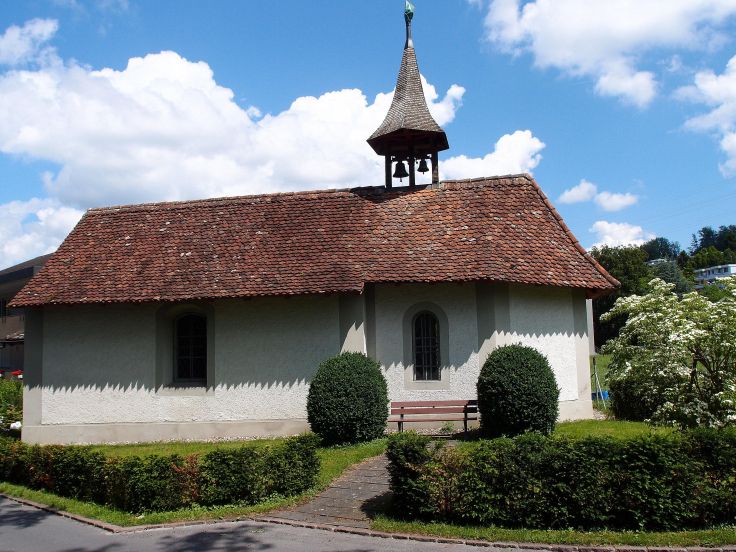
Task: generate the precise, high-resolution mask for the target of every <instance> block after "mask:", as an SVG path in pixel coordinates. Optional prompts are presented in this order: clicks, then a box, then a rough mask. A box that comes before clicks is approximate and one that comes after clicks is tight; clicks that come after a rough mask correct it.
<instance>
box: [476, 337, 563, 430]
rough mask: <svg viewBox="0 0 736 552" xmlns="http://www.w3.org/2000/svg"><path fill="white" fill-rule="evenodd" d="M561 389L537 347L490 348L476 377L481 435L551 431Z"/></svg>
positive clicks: (509, 346)
mask: <svg viewBox="0 0 736 552" xmlns="http://www.w3.org/2000/svg"><path fill="white" fill-rule="evenodd" d="M559 397H560V390H559V389H558V388H557V382H556V381H555V375H554V374H553V373H552V369H551V368H550V366H549V362H548V361H547V359H546V358H545V357H544V356H543V355H542V354H540V353H539V352H538V351H537V350H535V349H532V348H531V347H524V346H522V345H506V346H503V347H499V348H498V349H496V350H495V351H493V352H492V353H491V354H490V355H489V356H488V359H487V360H486V362H485V364H484V365H483V368H482V369H481V371H480V376H479V377H478V411H479V412H480V427H481V432H482V433H483V435H485V436H487V437H499V436H501V435H505V436H508V437H512V436H514V435H520V434H522V433H525V432H527V431H539V432H540V433H543V434H545V435H548V434H549V433H551V432H552V430H553V429H554V426H555V422H556V421H557V415H558V409H559V406H558V401H559Z"/></svg>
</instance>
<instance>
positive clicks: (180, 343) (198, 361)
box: [174, 314, 207, 382]
mask: <svg viewBox="0 0 736 552" xmlns="http://www.w3.org/2000/svg"><path fill="white" fill-rule="evenodd" d="M175 324H176V327H175V335H176V345H175V351H174V352H175V359H176V360H175V363H176V379H177V380H178V381H184V382H194V381H197V382H204V381H206V380H207V319H206V318H205V317H204V316H200V315H197V314H186V315H184V316H181V317H179V318H177V320H176V323H175Z"/></svg>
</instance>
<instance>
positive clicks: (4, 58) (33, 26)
mask: <svg viewBox="0 0 736 552" xmlns="http://www.w3.org/2000/svg"><path fill="white" fill-rule="evenodd" d="M58 28H59V25H58V23H57V22H56V21H55V20H53V19H31V20H30V21H28V22H26V23H25V24H24V25H23V26H22V27H18V26H17V25H12V26H10V27H8V28H7V29H6V30H5V32H4V33H3V34H2V35H1V36H0V65H20V64H22V63H27V62H29V61H36V60H38V59H39V58H43V57H45V56H49V55H52V54H53V49H52V48H48V47H45V44H46V43H47V42H48V41H49V40H51V38H52V37H53V36H54V35H55V34H56V31H57V30H58Z"/></svg>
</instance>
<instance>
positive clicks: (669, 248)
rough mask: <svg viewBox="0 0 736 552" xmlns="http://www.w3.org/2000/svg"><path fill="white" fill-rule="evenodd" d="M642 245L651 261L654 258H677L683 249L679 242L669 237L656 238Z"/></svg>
mask: <svg viewBox="0 0 736 552" xmlns="http://www.w3.org/2000/svg"><path fill="white" fill-rule="evenodd" d="M640 247H641V249H642V251H644V252H645V253H646V254H647V257H648V260H650V261H651V260H653V259H676V258H677V256H678V255H679V254H680V251H681V249H680V244H679V243H677V242H673V241H670V240H668V239H667V238H654V239H651V240H649V241H648V242H646V243H644V244H642V245H641V246H640Z"/></svg>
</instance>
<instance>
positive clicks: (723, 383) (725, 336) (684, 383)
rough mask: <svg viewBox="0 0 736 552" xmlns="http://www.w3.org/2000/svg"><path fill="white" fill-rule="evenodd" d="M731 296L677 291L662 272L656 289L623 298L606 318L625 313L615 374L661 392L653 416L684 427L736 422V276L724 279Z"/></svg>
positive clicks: (613, 344)
mask: <svg viewBox="0 0 736 552" xmlns="http://www.w3.org/2000/svg"><path fill="white" fill-rule="evenodd" d="M720 282H722V285H723V286H724V290H725V292H726V293H725V296H724V297H723V298H722V299H721V300H719V301H717V302H711V301H710V300H708V299H707V298H706V297H704V296H702V295H700V294H698V293H696V292H692V293H687V294H685V295H683V296H682V298H680V297H678V295H677V294H676V293H675V292H674V290H673V288H674V286H673V285H672V284H668V283H666V282H664V281H662V280H660V279H654V280H652V281H651V282H650V283H649V289H650V291H649V293H647V294H646V295H643V296H639V295H632V296H629V297H622V298H620V299H618V300H617V301H616V303H615V305H614V307H613V308H612V309H611V310H610V311H609V312H608V313H606V314H605V315H603V317H602V319H604V320H605V319H606V318H613V317H616V316H621V315H625V316H626V317H627V321H626V324H625V325H624V327H623V328H622V329H621V332H620V333H619V336H618V337H616V338H614V339H611V340H610V341H609V342H608V343H607V344H606V345H605V346H604V347H603V352H604V353H606V354H610V355H611V364H610V367H609V380H610V382H611V383H612V385H613V384H614V383H615V382H616V381H617V380H624V379H629V380H633V381H636V382H638V383H639V385H641V388H642V392H643V393H645V394H652V395H651V396H654V397H657V398H658V400H657V403H656V407H655V409H654V413H653V414H652V417H651V420H652V421H654V422H660V423H668V424H673V425H678V426H681V427H695V426H709V427H720V426H724V425H729V424H733V423H734V422H736V405H735V401H736V277H731V278H726V279H723V280H720Z"/></svg>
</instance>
